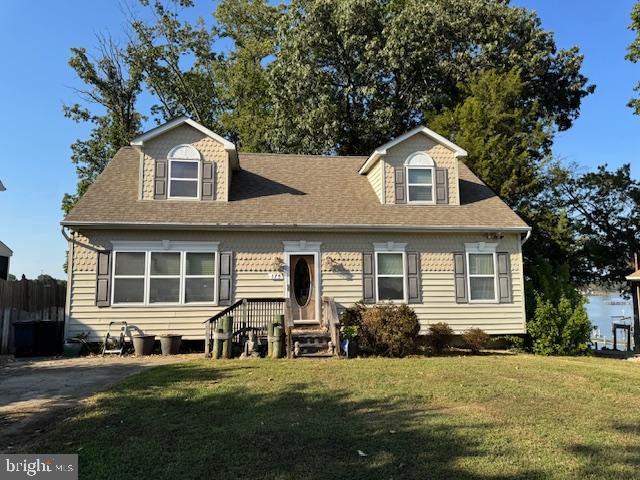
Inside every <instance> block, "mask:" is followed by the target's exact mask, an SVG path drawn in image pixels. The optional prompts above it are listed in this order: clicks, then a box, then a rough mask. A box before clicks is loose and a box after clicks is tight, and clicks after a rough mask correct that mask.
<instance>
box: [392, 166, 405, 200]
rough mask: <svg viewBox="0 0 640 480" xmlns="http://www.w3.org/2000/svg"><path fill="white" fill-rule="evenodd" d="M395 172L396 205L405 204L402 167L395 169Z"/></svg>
mask: <svg viewBox="0 0 640 480" xmlns="http://www.w3.org/2000/svg"><path fill="white" fill-rule="evenodd" d="M395 172H396V173H395V191H396V203H407V197H406V195H405V192H406V186H405V178H404V167H396V169H395Z"/></svg>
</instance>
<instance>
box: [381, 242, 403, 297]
mask: <svg viewBox="0 0 640 480" xmlns="http://www.w3.org/2000/svg"><path fill="white" fill-rule="evenodd" d="M405 265H406V262H405V253H404V252H376V299H377V301H378V302H385V301H392V302H393V301H395V302H398V301H399V302H402V301H406V268H405Z"/></svg>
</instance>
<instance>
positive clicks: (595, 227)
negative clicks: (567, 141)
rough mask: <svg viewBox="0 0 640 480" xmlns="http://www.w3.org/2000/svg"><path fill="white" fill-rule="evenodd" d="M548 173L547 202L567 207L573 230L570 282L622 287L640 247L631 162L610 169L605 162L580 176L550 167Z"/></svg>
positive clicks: (639, 209)
mask: <svg viewBox="0 0 640 480" xmlns="http://www.w3.org/2000/svg"><path fill="white" fill-rule="evenodd" d="M552 173H553V185H552V190H551V194H550V195H549V202H553V203H554V204H555V207H556V208H559V207H562V208H565V209H566V210H567V213H568V215H569V218H570V221H571V222H572V223H573V226H574V229H575V232H576V235H575V242H574V243H575V246H576V249H577V251H576V257H577V259H578V262H579V263H577V264H575V265H573V266H572V267H573V277H574V279H575V282H576V283H578V284H579V285H588V284H592V283H593V284H598V285H603V286H606V287H620V286H623V287H624V282H623V279H624V277H625V276H626V275H628V274H629V271H630V269H631V268H632V261H631V260H632V258H633V254H634V253H636V252H638V251H640V182H638V181H637V180H634V179H633V178H631V166H630V165H629V164H625V165H623V166H621V167H620V168H618V169H616V170H613V171H610V170H608V169H607V165H606V164H605V165H600V166H599V167H598V168H597V170H596V171H595V172H587V173H583V174H579V173H577V170H576V168H575V167H573V168H563V167H562V166H560V165H555V166H554V168H553V171H552Z"/></svg>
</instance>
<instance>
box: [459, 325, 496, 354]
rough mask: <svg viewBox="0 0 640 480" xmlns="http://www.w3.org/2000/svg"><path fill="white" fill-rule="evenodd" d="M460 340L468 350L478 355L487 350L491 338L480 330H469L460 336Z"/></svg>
mask: <svg viewBox="0 0 640 480" xmlns="http://www.w3.org/2000/svg"><path fill="white" fill-rule="evenodd" d="M462 339H463V340H464V343H465V345H466V346H467V348H468V349H469V350H471V351H472V352H473V353H478V352H480V350H483V349H485V348H487V346H488V345H489V341H490V340H491V337H490V336H489V334H488V333H487V332H485V331H484V330H482V329H481V328H470V329H468V330H466V331H465V332H464V333H463V334H462Z"/></svg>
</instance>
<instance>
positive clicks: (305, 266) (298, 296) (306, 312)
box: [289, 255, 317, 323]
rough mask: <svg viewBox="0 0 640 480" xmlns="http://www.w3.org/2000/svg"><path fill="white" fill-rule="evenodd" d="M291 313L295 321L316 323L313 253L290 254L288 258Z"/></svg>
mask: <svg viewBox="0 0 640 480" xmlns="http://www.w3.org/2000/svg"><path fill="white" fill-rule="evenodd" d="M289 266H290V270H289V271H290V272H291V274H290V275H289V292H290V293H289V296H290V300H291V302H290V303H291V315H292V317H293V321H294V322H296V323H317V319H316V294H315V292H316V285H315V282H316V273H315V257H314V256H313V255H291V257H290V259H289Z"/></svg>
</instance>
